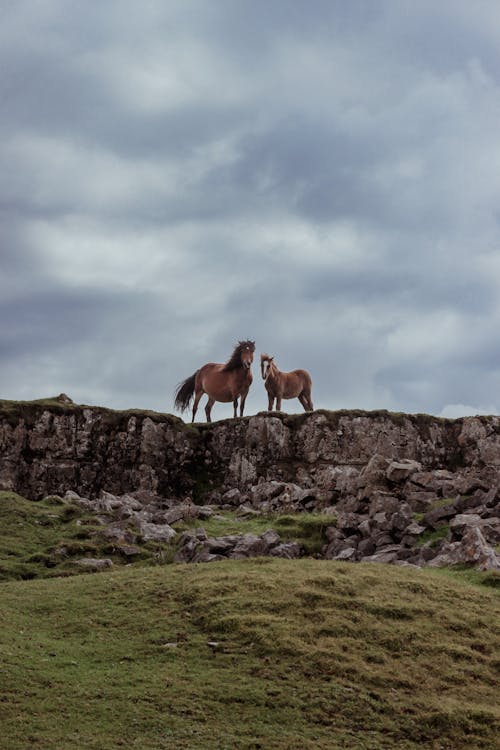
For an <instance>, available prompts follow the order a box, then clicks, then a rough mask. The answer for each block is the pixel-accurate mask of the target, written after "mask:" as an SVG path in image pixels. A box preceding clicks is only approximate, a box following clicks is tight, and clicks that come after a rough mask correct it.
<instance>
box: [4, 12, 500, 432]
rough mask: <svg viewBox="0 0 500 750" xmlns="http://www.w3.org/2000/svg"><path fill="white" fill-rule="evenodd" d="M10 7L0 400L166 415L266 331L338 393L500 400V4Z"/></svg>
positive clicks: (387, 403) (269, 342) (219, 412)
mask: <svg viewBox="0 0 500 750" xmlns="http://www.w3.org/2000/svg"><path fill="white" fill-rule="evenodd" d="M0 17H1V23H0V313H1V323H0V365H1V367H0V398H6V399H34V398H41V397H45V396H49V395H54V394H57V393H59V392H61V391H64V392H66V393H67V394H68V395H70V396H71V397H72V398H73V399H74V400H75V401H77V402H79V403H88V404H99V405H104V406H110V407H113V408H119V409H121V408H149V409H155V410H158V411H167V412H168V411H172V410H173V391H174V388H175V385H176V384H177V383H178V382H179V381H180V380H183V379H184V378H185V377H187V376H188V375H191V374H192V373H193V372H194V371H195V370H196V369H197V368H198V367H200V366H201V365H202V364H204V363H206V362H209V361H215V362H223V361H225V360H226V359H227V358H228V357H229V355H230V354H231V351H232V348H233V345H234V343H235V342H236V341H237V340H238V339H243V338H244V339H246V338H251V339H255V340H256V344H257V354H258V353H260V352H262V351H267V352H270V353H271V354H274V355H275V358H276V362H277V364H278V366H279V367H280V368H281V369H282V370H291V369H294V368H297V367H302V368H306V369H308V370H309V371H310V372H311V375H312V378H313V398H314V403H315V406H317V407H320V408H328V409H338V408H362V409H378V408H387V409H392V410H397V411H406V412H428V413H432V414H443V415H446V416H459V415H462V414H469V413H477V412H495V413H496V412H497V411H498V409H499V408H500V348H499V338H500V224H499V222H500V5H499V4H498V1H497V0H477V2H474V3H472V2H470V0H439V2H436V0H419V1H418V2H415V1H414V0H349V2H346V1H345V0H252V2H250V1H249V0H214V1H213V2H207V0H168V2H165V0H141V1H140V2H139V0H106V1H105V2H103V1H102V0H88V2H76V0H75V1H74V0H0ZM202 403H204V402H202ZM284 403H285V408H286V410H288V411H300V409H301V407H300V405H299V404H298V402H297V401H294V402H292V401H290V402H284ZM266 405H267V399H266V394H265V390H264V386H263V383H262V381H261V380H260V376H259V377H258V366H257V367H255V366H254V384H253V386H252V389H251V391H250V395H249V398H248V400H247V409H246V412H247V413H255V412H257V411H259V410H261V409H264V408H266ZM230 414H232V408H231V407H228V406H227V405H221V404H218V405H216V406H215V407H214V411H213V416H214V418H221V417H225V416H229V415H230Z"/></svg>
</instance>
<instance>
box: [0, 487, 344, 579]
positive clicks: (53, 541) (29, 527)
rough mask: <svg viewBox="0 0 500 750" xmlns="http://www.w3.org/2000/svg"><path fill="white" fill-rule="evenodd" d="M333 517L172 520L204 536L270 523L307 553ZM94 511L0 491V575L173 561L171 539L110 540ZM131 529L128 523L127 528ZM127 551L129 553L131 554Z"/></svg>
mask: <svg viewBox="0 0 500 750" xmlns="http://www.w3.org/2000/svg"><path fill="white" fill-rule="evenodd" d="M334 523H335V519H334V518H332V516H324V515H321V514H304V513H301V514H290V515H286V516H256V517H251V518H242V517H239V516H237V515H236V513H224V515H215V516H214V517H212V518H208V519H206V520H204V521H203V522H201V521H199V520H198V519H197V518H196V517H193V518H192V519H188V520H186V521H184V522H182V523H177V524H174V528H175V529H176V530H177V531H178V532H179V535H178V537H177V541H178V540H179V539H180V533H182V531H185V530H186V529H188V528H193V527H198V526H201V525H203V527H204V529H205V530H206V532H207V534H208V535H209V536H224V535H226V534H246V533H254V534H262V533H263V532H264V531H266V530H267V529H269V528H274V529H275V530H276V531H277V532H278V533H279V535H280V536H281V538H282V539H283V541H298V542H300V544H302V546H303V547H304V549H305V551H306V553H307V554H310V555H313V554H316V553H319V552H320V551H321V548H322V546H323V545H324V544H325V537H324V532H325V529H326V527H327V526H331V525H333V524H334ZM103 531H104V527H103V526H102V525H101V524H100V523H99V522H98V519H97V518H96V516H95V515H94V514H91V513H87V512H86V511H84V510H83V509H82V508H80V507H79V506H77V505H73V504H71V503H68V502H66V501H63V500H61V498H58V497H47V498H45V499H44V500H42V501H40V502H33V501H30V500H26V499H25V498H23V497H20V496H19V495H16V494H15V493H13V492H0V581H1V580H8V579H12V578H14V579H32V578H47V577H54V576H61V575H65V576H67V575H75V574H77V573H82V572H84V571H83V570H82V568H81V567H79V566H78V564H76V561H77V560H79V559H81V558H84V557H94V558H95V557H98V558H99V557H101V558H102V557H106V558H109V559H111V560H112V562H113V563H114V564H115V565H134V566H145V565H156V564H162V563H168V562H172V560H173V558H174V555H175V552H176V543H175V542H176V540H174V542H173V543H172V544H167V543H164V542H147V543H144V542H142V541H141V540H140V539H139V540H138V544H137V545H135V544H134V545H132V547H133V549H132V550H131V545H130V544H125V543H123V544H122V543H120V542H119V541H116V540H110V539H109V538H107V537H106V536H105V534H104V533H103ZM132 531H133V529H132ZM131 551H132V552H133V554H131Z"/></svg>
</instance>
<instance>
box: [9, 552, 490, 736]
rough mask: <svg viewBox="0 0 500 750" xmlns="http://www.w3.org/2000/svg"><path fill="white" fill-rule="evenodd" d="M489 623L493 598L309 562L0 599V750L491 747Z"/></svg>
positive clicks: (223, 566) (117, 579) (40, 584)
mask: <svg viewBox="0 0 500 750" xmlns="http://www.w3.org/2000/svg"><path fill="white" fill-rule="evenodd" d="M478 580H481V579H478ZM499 615H500V607H499V601H498V594H497V592H496V591H495V590H494V589H493V588H490V587H487V586H480V585H477V584H476V585H475V584H472V583H467V582H465V581H464V580H461V579H457V578H455V577H446V576H443V575H438V574H437V573H432V572H430V571H415V570H408V569H400V568H393V567H389V566H373V565H349V564H335V563H332V562H327V561H318V560H311V559H309V560H301V561H300V562H296V561H287V560H271V559H266V560H247V561H231V562H227V563H217V564H213V565H191V566H183V565H182V566H162V567H156V568H144V569H132V568H125V569H124V568H121V569H119V570H118V569H117V570H116V571H112V572H109V573H103V574H101V575H93V576H78V577H73V578H56V579H51V580H39V581H13V582H7V583H3V584H1V585H0V649H1V660H0V680H1V684H2V698H1V703H0V714H1V715H2V734H1V740H0V745H1V747H2V750H26V748H27V747H33V748H40V749H44V750H66V748H68V749H69V748H74V747H78V748H85V750H115V748H122V747H126V748H132V749H133V748H141V750H163V749H166V748H169V749H170V748H172V750H173V749H174V748H175V749H178V748H189V750H197V749H198V748H200V750H201V748H203V750H224V749H225V748H227V750H240V749H241V750H243V749H246V750H250V748H265V750H275V749H278V748H280V749H282V750H294V749H295V750H299V748H300V750H303V749H304V748H305V749H306V750H307V749H308V748H310V749H311V750H312V748H314V749H317V748H320V749H322V748H324V749H325V750H326V749H327V748H328V750H335V749H336V748H349V749H350V750H353V749H358V748H359V749H365V750H381V749H382V748H383V749H384V750H390V749H391V748H398V750H409V749H410V748H417V747H426V748H433V749H435V750H438V749H448V748H449V749H450V750H451V749H452V748H453V750H457V749H458V748H468V750H479V748H488V749H492V748H495V747H496V746H497V745H496V744H495V743H496V742H497V737H498V735H499V732H500V711H499V707H498V683H497V682H496V675H497V674H498V666H499V661H498V646H499V629H498V625H499ZM209 642H216V643H217V644H218V646H212V647H211V646H209V645H208V643H209Z"/></svg>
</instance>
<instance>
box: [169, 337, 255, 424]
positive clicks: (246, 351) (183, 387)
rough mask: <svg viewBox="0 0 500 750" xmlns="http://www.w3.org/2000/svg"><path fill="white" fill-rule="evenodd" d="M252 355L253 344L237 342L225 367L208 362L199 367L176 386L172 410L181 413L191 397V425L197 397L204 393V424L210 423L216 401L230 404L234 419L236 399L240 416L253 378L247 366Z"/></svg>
mask: <svg viewBox="0 0 500 750" xmlns="http://www.w3.org/2000/svg"><path fill="white" fill-rule="evenodd" d="M254 352H255V341H238V343H237V344H236V346H235V347H234V351H233V353H232V354H231V356H230V358H229V359H228V361H227V362H226V363H225V364H217V363H215V362H209V363H208V364H206V365H203V367H200V369H199V370H196V372H195V373H194V375H191V377H189V378H186V380H184V381H183V382H182V383H179V385H178V386H177V388H176V391H175V401H174V403H175V407H176V409H179V410H180V411H181V412H184V411H185V410H186V409H187V408H188V407H189V404H190V402H191V399H192V397H193V394H194V402H193V418H192V420H191V422H194V417H195V414H196V410H197V408H198V403H199V401H200V398H201V397H202V396H203V394H204V393H206V394H207V396H208V401H207V404H206V406H205V414H206V415H207V422H211V421H212V420H211V416H210V415H211V411H212V406H213V405H214V403H215V402H216V401H222V402H223V403H228V402H229V401H232V402H233V406H234V417H236V416H237V410H238V398H239V399H240V417H242V416H243V409H244V408H245V399H246V397H247V393H248V390H249V388H250V385H251V383H252V379H253V378H252V372H251V369H250V367H251V365H252V362H253V354H254Z"/></svg>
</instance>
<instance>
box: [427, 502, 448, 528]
mask: <svg viewBox="0 0 500 750" xmlns="http://www.w3.org/2000/svg"><path fill="white" fill-rule="evenodd" d="M454 515H455V509H454V506H453V504H452V503H450V504H448V505H443V506H441V507H440V508H434V509H433V510H430V511H428V512H427V513H426V514H425V516H424V517H423V519H422V523H423V525H424V526H427V527H428V528H431V529H434V530H436V529H438V528H439V527H440V526H442V525H443V523H446V521H448V520H449V519H450V518H453V516H454Z"/></svg>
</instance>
